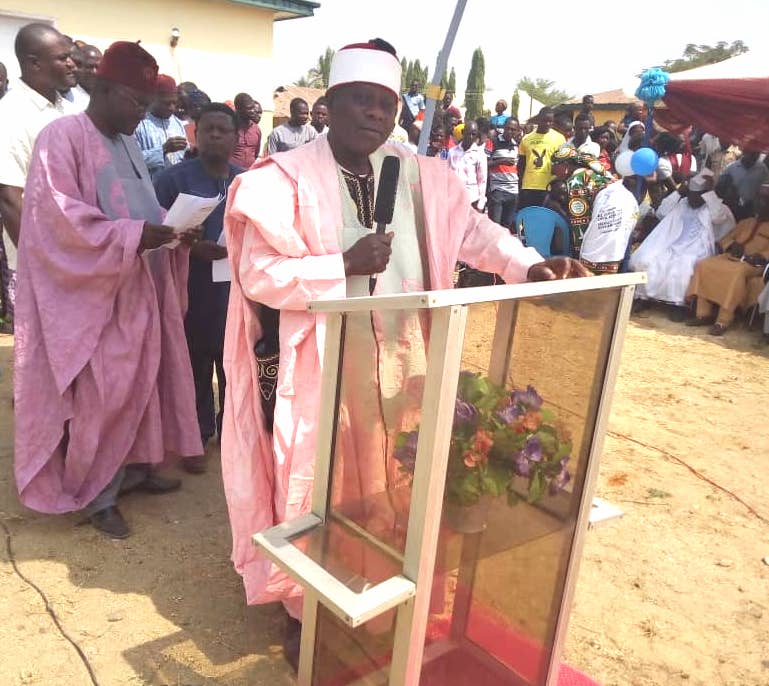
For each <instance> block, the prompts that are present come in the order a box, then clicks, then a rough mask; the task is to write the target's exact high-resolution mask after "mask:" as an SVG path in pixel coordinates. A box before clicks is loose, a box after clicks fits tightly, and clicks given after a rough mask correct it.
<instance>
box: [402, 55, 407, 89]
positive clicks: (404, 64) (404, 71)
mask: <svg viewBox="0 0 769 686" xmlns="http://www.w3.org/2000/svg"><path fill="white" fill-rule="evenodd" d="M408 70H409V63H408V60H407V59H406V58H405V57H404V58H403V59H402V60H401V92H403V91H405V90H406V89H407V86H406V79H407V76H408Z"/></svg>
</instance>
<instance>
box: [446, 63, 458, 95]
mask: <svg viewBox="0 0 769 686" xmlns="http://www.w3.org/2000/svg"><path fill="white" fill-rule="evenodd" d="M446 90H447V91H451V92H452V93H456V92H457V73H456V72H455V71H454V67H452V68H451V74H449V81H448V84H447V85H446Z"/></svg>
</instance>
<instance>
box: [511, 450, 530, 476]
mask: <svg viewBox="0 0 769 686" xmlns="http://www.w3.org/2000/svg"><path fill="white" fill-rule="evenodd" d="M513 469H514V471H515V473H516V474H517V475H518V476H529V474H530V473H531V465H530V464H529V460H528V459H527V458H526V455H525V454H524V452H523V450H521V451H519V452H518V453H517V454H516V456H515V459H514V466H513Z"/></svg>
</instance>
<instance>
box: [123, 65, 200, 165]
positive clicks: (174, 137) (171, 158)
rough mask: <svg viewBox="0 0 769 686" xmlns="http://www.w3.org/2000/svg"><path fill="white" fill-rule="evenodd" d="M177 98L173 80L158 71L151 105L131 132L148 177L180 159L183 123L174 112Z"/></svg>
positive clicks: (185, 143) (182, 147)
mask: <svg viewBox="0 0 769 686" xmlns="http://www.w3.org/2000/svg"><path fill="white" fill-rule="evenodd" d="M178 99H179V97H178V95H177V92H176V81H174V80H173V79H172V78H171V77H170V76H166V75H165V74H160V75H159V76H158V87H157V91H156V96H155V100H154V102H153V103H152V107H150V111H149V112H147V116H146V117H145V118H144V119H143V120H142V121H141V122H140V123H139V126H137V127H136V131H135V132H134V137H135V138H136V142H137V143H138V144H139V147H140V148H141V151H142V157H144V163H145V164H146V165H147V169H148V170H149V173H150V177H151V178H152V179H154V178H155V176H156V175H157V174H158V173H159V172H161V171H163V170H164V169H167V168H168V167H171V166H172V165H174V164H178V163H179V162H181V161H182V160H183V159H184V151H185V150H186V149H187V137H186V135H185V133H184V122H182V120H181V119H179V118H178V117H177V116H176V114H175V112H176V105H177V102H178Z"/></svg>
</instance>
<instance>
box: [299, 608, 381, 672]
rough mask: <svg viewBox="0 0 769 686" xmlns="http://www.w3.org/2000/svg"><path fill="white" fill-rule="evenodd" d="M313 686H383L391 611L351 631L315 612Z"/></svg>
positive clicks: (323, 612) (329, 614) (325, 613)
mask: <svg viewBox="0 0 769 686" xmlns="http://www.w3.org/2000/svg"><path fill="white" fill-rule="evenodd" d="M316 627H317V629H316V635H315V659H314V669H313V679H312V684H313V686H341V685H342V684H357V685H358V686H364V685H365V686H387V684H388V683H389V679H390V663H391V662H392V653H393V635H394V633H395V610H389V611H387V612H385V613H384V614H383V615H381V616H380V617H377V618H376V619H375V620H372V621H371V622H369V623H367V624H364V625H362V626H359V627H356V628H355V629H351V628H350V627H349V626H347V625H346V624H344V623H343V622H341V621H340V620H339V618H338V617H336V616H335V615H334V614H333V613H332V612H330V611H328V610H327V609H326V608H324V607H323V606H320V607H319V608H318V619H317V624H316Z"/></svg>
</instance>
